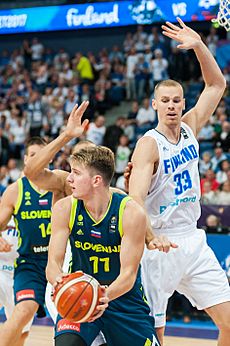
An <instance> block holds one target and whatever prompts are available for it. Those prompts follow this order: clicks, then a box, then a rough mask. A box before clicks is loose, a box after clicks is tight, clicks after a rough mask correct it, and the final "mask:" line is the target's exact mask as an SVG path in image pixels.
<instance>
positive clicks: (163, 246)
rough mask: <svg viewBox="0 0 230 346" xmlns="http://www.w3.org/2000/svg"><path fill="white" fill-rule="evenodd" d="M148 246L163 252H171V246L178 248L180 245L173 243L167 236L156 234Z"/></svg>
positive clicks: (150, 248)
mask: <svg viewBox="0 0 230 346" xmlns="http://www.w3.org/2000/svg"><path fill="white" fill-rule="evenodd" d="M147 248H148V249H149V250H159V251H162V252H166V253H167V252H169V251H170V249H171V248H173V249H176V248H178V245H177V244H175V243H172V242H171V241H170V240H169V239H168V238H167V237H166V236H164V235H160V236H155V237H154V238H153V239H152V240H151V241H150V242H149V243H148V244H147Z"/></svg>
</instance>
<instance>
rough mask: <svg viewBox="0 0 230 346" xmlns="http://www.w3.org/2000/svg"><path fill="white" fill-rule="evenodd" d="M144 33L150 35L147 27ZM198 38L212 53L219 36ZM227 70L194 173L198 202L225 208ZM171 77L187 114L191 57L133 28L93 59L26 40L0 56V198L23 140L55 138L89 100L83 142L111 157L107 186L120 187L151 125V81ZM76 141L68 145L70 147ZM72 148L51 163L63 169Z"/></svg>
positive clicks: (229, 137)
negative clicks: (120, 108) (114, 112)
mask: <svg viewBox="0 0 230 346" xmlns="http://www.w3.org/2000/svg"><path fill="white" fill-rule="evenodd" d="M148 29H150V28H149V27H148ZM201 35H202V39H203V40H204V41H205V42H206V44H207V45H208V47H209V49H210V50H211V52H212V54H213V55H214V57H215V55H216V49H217V46H218V41H219V37H218V32H217V31H216V29H215V28H213V27H211V28H210V32H209V33H208V35H207V36H204V35H203V34H201ZM229 72H230V67H229V69H228V68H225V69H224V70H223V74H224V75H225V78H226V80H227V83H228V87H227V89H226V92H225V95H224V97H223V99H222V100H221V101H220V103H219V106H218V107H217V109H216V111H215V113H214V115H213V116H212V118H211V121H210V122H209V123H207V124H206V126H205V127H204V128H203V129H202V130H201V132H200V134H199V137H198V138H199V142H200V153H201V160H200V174H201V178H202V179H201V190H202V203H204V204H219V205H229V204H230V193H229V192H230V163H229V162H230V149H229V148H230V118H229V117H230V94H229V82H230V74H229ZM168 78H172V79H175V80H178V81H179V82H181V83H182V84H183V87H184V91H185V98H186V110H188V109H189V108H191V107H192V106H193V105H194V104H195V102H196V100H197V97H198V95H199V93H200V92H201V91H202V88H203V81H202V79H201V71H200V68H199V64H198V63H197V61H196V58H195V55H194V53H193V52H190V51H184V50H179V49H178V48H177V44H176V42H174V41H172V40H168V39H166V38H164V37H163V36H162V35H161V33H160V31H159V29H158V27H152V28H151V30H150V31H149V30H148V32H147V28H146V27H143V26H141V25H139V26H137V30H136V32H135V33H131V32H128V33H127V34H126V36H125V37H124V42H123V46H118V45H114V46H113V48H112V49H111V50H110V51H108V49H106V48H101V49H100V50H99V51H98V53H97V54H94V53H93V52H90V51H89V52H88V53H87V54H85V55H84V54H83V53H82V52H79V51H77V52H76V54H74V56H71V55H70V54H69V53H68V51H67V50H65V49H64V48H62V49H59V51H57V52H55V51H53V50H52V49H51V48H50V47H45V46H44V44H43V43H42V42H40V40H39V39H38V38H33V39H32V40H31V41H28V40H25V41H23V44H22V45H20V46H19V47H18V49H14V50H13V51H12V52H8V51H7V50H2V51H1V52H0V192H2V191H4V189H5V188H6V186H7V185H8V184H10V183H11V182H13V181H15V180H16V179H17V178H18V177H19V175H20V168H21V165H22V161H21V160H22V158H23V154H24V143H25V141H26V139H27V138H28V137H31V136H42V137H45V138H47V140H48V141H50V140H52V139H54V138H55V137H56V136H57V135H58V134H59V133H60V132H61V131H62V130H63V129H64V127H65V123H66V121H67V119H68V116H69V114H70V112H71V110H72V108H73V106H74V105H75V104H76V103H81V102H82V101H84V100H89V101H90V105H89V107H88V109H87V111H86V113H85V115H84V117H85V118H88V119H89V120H90V124H89V126H88V129H87V132H86V134H85V136H84V138H83V139H87V140H91V141H92V142H94V143H96V144H98V145H100V144H103V145H106V146H108V147H110V148H111V149H112V150H113V152H114V153H115V157H116V173H115V176H114V180H113V185H116V186H118V187H120V188H123V186H124V181H123V171H124V168H125V166H126V164H127V162H128V161H129V159H130V156H131V154H132V150H133V148H134V146H135V143H136V141H137V140H138V138H140V137H141V136H142V135H143V134H144V133H145V132H146V131H147V130H148V129H150V128H152V127H154V126H155V125H156V124H157V115H156V113H155V111H154V110H153V109H152V107H151V99H152V97H153V90H154V86H155V85H156V83H158V82H160V81H162V80H164V79H168ZM124 101H128V102H129V104H130V110H129V111H128V113H127V114H120V116H119V117H118V118H117V120H116V122H115V123H114V124H112V125H110V126H106V120H107V118H108V117H109V110H110V109H111V107H113V106H114V105H119V104H120V103H121V102H124ZM72 144H74V143H71V145H72ZM70 150H71V149H70V146H66V148H64V149H63V151H62V152H61V153H60V154H59V155H58V156H57V158H56V159H55V161H54V162H53V163H52V166H53V167H54V168H61V169H66V170H68V169H69V164H68V160H67V159H68V156H69V154H70Z"/></svg>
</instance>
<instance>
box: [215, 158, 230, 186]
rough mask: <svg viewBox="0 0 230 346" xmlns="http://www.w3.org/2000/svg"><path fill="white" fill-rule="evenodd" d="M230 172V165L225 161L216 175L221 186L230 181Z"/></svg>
mask: <svg viewBox="0 0 230 346" xmlns="http://www.w3.org/2000/svg"><path fill="white" fill-rule="evenodd" d="M229 170H230V164H229V161H228V160H223V161H221V162H220V163H219V170H218V172H217V173H216V180H217V181H218V183H219V184H223V183H224V182H225V181H227V180H228V175H227V172H228V171H229Z"/></svg>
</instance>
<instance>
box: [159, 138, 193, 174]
mask: <svg viewBox="0 0 230 346" xmlns="http://www.w3.org/2000/svg"><path fill="white" fill-rule="evenodd" d="M197 158H198V153H197V150H196V148H195V146H194V145H193V144H191V145H188V146H187V147H185V148H183V149H182V150H181V151H180V153H179V154H177V155H175V156H172V157H171V158H170V159H166V160H164V161H163V162H164V173H165V174H169V173H173V172H175V170H176V169H177V168H178V167H179V166H181V165H183V164H184V163H186V162H189V161H192V160H194V159H197Z"/></svg>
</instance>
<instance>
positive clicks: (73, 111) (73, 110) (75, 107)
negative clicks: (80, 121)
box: [70, 103, 78, 115]
mask: <svg viewBox="0 0 230 346" xmlns="http://www.w3.org/2000/svg"><path fill="white" fill-rule="evenodd" d="M77 109H78V103H76V105H75V106H74V107H73V109H72V112H71V113H70V115H74V113H75V112H76V110H77Z"/></svg>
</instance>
